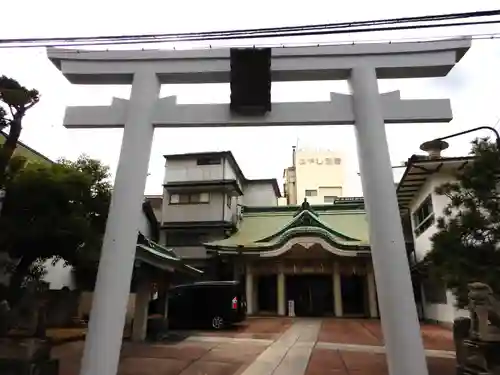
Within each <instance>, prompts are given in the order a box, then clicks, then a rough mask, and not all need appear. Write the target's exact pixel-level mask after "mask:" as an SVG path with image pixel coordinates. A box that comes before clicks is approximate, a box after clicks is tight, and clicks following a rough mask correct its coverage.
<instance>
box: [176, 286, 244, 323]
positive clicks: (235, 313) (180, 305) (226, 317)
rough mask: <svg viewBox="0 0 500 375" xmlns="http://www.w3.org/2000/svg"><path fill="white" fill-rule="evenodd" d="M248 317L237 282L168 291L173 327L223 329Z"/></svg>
mask: <svg viewBox="0 0 500 375" xmlns="http://www.w3.org/2000/svg"><path fill="white" fill-rule="evenodd" d="M245 318H246V302H245V298H244V293H243V290H242V287H241V284H240V283H239V282H238V281H203V282H198V283H193V284H184V285H178V286H175V287H173V288H171V289H170V291H169V297H168V325H169V326H170V327H178V328H188V329H191V328H198V327H212V328H214V329H222V328H224V327H227V326H230V325H232V324H234V323H239V322H242V321H244V320H245Z"/></svg>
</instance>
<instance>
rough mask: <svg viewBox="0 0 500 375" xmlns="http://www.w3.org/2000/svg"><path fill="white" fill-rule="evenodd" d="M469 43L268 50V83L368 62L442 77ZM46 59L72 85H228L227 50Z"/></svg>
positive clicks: (388, 70)
mask: <svg viewBox="0 0 500 375" xmlns="http://www.w3.org/2000/svg"><path fill="white" fill-rule="evenodd" d="M470 46H471V40H470V38H464V39H459V40H457V39H454V40H440V41H432V42H411V43H392V44H390V43H385V44H383V43H367V44H349V45H347V44H344V45H334V46H321V47H287V48H273V49H272V60H271V71H272V80H273V81H316V80H339V79H347V78H348V77H349V74H350V71H351V69H352V68H354V67H357V66H360V65H369V66H372V67H374V68H376V72H377V77H378V78H419V77H442V76H445V75H446V74H447V73H448V72H449V71H450V70H451V68H453V66H454V65H455V64H456V63H457V62H458V61H460V59H461V58H462V57H463V56H464V54H465V53H466V52H467V50H468V49H469V48H470ZM47 54H48V57H49V59H50V60H51V61H52V62H53V63H54V64H55V66H56V67H57V68H58V69H59V70H61V72H62V73H63V74H64V75H65V77H66V78H67V79H68V80H69V81H70V82H72V83H75V84H101V85H103V84H104V85H105V84H131V83H132V78H133V74H134V73H135V72H136V71H137V70H138V69H141V68H146V69H147V70H150V71H154V72H156V73H157V75H158V77H159V79H160V82H161V83H165V84H167V83H169V84H176V83H227V82H229V78H230V75H229V73H230V69H231V67H230V53H229V49H206V50H186V51H175V50H129V51H118V50H116V51H90V50H71V49H57V48H49V49H48V50H47Z"/></svg>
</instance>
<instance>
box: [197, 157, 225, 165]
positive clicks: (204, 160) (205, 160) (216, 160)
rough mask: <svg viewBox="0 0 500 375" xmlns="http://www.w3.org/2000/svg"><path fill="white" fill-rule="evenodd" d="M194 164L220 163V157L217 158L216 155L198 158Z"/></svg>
mask: <svg viewBox="0 0 500 375" xmlns="http://www.w3.org/2000/svg"><path fill="white" fill-rule="evenodd" d="M196 164H197V165H217V164H221V158H218V157H212V158H209V157H207V158H199V159H196Z"/></svg>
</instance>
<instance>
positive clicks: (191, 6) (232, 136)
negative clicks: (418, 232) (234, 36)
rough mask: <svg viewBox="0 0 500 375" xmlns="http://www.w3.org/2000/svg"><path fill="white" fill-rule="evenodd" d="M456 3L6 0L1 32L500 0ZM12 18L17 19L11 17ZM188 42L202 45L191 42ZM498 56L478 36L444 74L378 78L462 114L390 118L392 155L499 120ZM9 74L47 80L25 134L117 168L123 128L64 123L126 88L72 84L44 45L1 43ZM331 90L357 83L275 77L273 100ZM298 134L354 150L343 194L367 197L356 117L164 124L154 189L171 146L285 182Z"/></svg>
mask: <svg viewBox="0 0 500 375" xmlns="http://www.w3.org/2000/svg"><path fill="white" fill-rule="evenodd" d="M458 3H460V2H450V1H435V0H420V1H412V2H403V1H395V0H379V1H377V2H372V1H368V0H351V1H347V2H338V1H327V0H309V1H307V2H303V1H300V2H299V1H290V0H288V1H285V0H273V1H269V0H253V1H251V2H235V1H229V0H225V1H222V0H219V1H217V0H213V1H202V0H198V1H193V0H183V1H153V0H141V1H140V2H129V3H127V2H124V1H116V0H99V1H97V0H87V1H84V2H72V3H71V6H70V5H68V3H66V5H65V6H61V2H60V1H56V0H46V1H43V2H41V1H38V0H25V1H22V2H14V1H11V2H7V3H6V4H2V13H3V14H4V17H3V18H2V25H1V26H0V38H15V37H24V38H27V37H41V36H45V37H61V36H90V35H91V36H97V35H118V34H139V33H170V32H194V31H212V30H221V29H241V28H258V27H272V26H293V25H304V24H318V23H332V22H339V21H352V20H368V19H377V18H389V17H404V16H417V15H426V14H439V13H451V12H463V11H477V10H487V9H495V8H499V6H498V1H494V0H492V1H490V0H477V1H474V2H468V1H467V2H466V1H464V2H462V3H463V4H462V5H460V4H458ZM5 15H7V16H5ZM8 15H12V17H11V18H9V16H8ZM483 32H487V33H491V32H500V26H497V25H494V26H482V27H479V26H476V27H462V28H454V29H446V30H445V29H433V30H426V31H417V32H411V31H409V32H394V33H390V34H357V35H342V36H336V37H321V38H318V37H316V38H315V39H307V40H296V39H295V40H286V41H277V42H276V43H298V42H303V41H314V42H332V41H336V40H337V41H345V40H360V39H361V40H362V39H364V40H367V39H378V38H382V39H388V38H392V39H399V38H406V37H414V36H444V35H464V34H471V33H483ZM268 42H272V43H274V42H275V41H268ZM238 43H241V42H238ZM252 43H258V42H252ZM215 44H216V43H212V45H215ZM186 47H193V46H182V48H186ZM121 48H122V49H126V48H132V47H127V46H125V47H121ZM134 48H137V47H134ZM145 48H172V46H170V45H165V46H161V45H148V46H145ZM177 48H180V46H177ZM499 61H500V41H499V40H483V41H474V42H473V45H472V48H471V50H470V51H469V52H468V53H467V55H466V56H465V57H464V58H463V59H462V61H461V62H460V63H459V64H458V65H457V66H456V67H455V68H454V70H453V71H452V72H451V73H450V74H449V75H448V76H447V77H445V78H438V79H414V80H392V81H385V80H384V81H380V90H381V91H382V92H386V91H391V90H401V95H402V97H403V98H450V99H451V100H452V108H453V112H454V120H453V121H452V122H451V123H450V124H424V125H412V124H405V125H389V126H387V133H388V139H389V147H390V152H391V159H392V163H393V164H400V163H401V162H402V161H404V160H406V159H407V158H408V157H410V156H411V154H412V153H417V152H418V151H419V150H418V146H419V145H420V144H421V143H422V142H424V141H426V140H429V139H432V138H435V137H438V136H443V135H447V134H450V133H454V132H458V131H461V130H465V129H467V128H471V127H475V126H479V125H493V124H495V123H496V122H497V118H498V116H499V115H500V110H499V102H498V98H499V91H500V90H499V88H498V86H499V82H500V72H499V68H498V67H499V66H500V65H499ZM0 74H5V75H8V76H11V77H13V78H16V79H18V80H19V81H20V82H21V83H22V84H23V85H25V86H28V87H29V88H31V87H34V88H37V89H38V90H39V91H40V92H41V95H42V98H41V101H40V103H39V104H38V105H37V106H36V107H35V108H34V109H33V110H32V111H31V112H30V113H29V115H28V116H27V117H26V120H25V124H24V129H23V133H22V136H21V140H22V141H23V142H25V143H27V144H28V145H30V146H31V147H33V148H35V149H37V150H38V151H40V152H42V153H43V154H45V155H47V156H48V157H50V158H54V159H56V158H59V157H67V158H70V159H75V158H76V157H78V155H80V154H82V153H86V154H88V155H90V156H92V157H95V158H98V159H100V160H102V161H103V163H105V164H107V165H109V166H110V167H111V168H112V170H113V172H114V170H115V169H116V165H117V161H118V156H119V151H120V143H121V135H122V131H120V130H66V129H65V128H64V127H63V126H62V119H63V115H64V109H65V107H66V106H67V105H96V104H109V103H110V102H111V98H112V97H113V96H117V97H123V98H127V97H128V95H129V93H130V89H129V88H128V87H122V86H110V87H109V86H108V87H103V86H72V85H70V84H69V83H68V82H67V81H66V80H65V78H64V77H63V76H62V75H61V74H60V72H59V71H58V70H57V69H56V68H55V67H54V66H53V65H52V64H51V63H50V62H49V61H48V59H47V58H46V53H45V50H44V49H0ZM331 91H336V92H347V83H346V82H333V81H332V82H330V81H326V82H320V83H318V82H316V83H312V82H301V83H275V84H273V87H272V97H273V101H315V100H328V98H329V92H331ZM161 94H162V95H164V96H166V95H178V100H179V102H180V103H211V102H217V103H225V102H226V103H227V102H229V86H228V85H203V86H197V87H193V86H192V85H175V86H164V87H163V88H162V92H161ZM482 135H490V134H489V133H487V132H486V133H476V134H474V135H470V136H463V137H460V138H456V139H454V140H452V141H450V143H451V147H450V148H449V150H447V151H446V152H445V155H447V156H451V155H461V154H466V153H467V152H468V151H469V142H470V140H472V139H473V138H474V137H476V136H482ZM297 141H298V143H299V146H310V147H317V148H330V149H337V150H340V151H343V152H345V153H346V156H347V158H348V160H347V162H348V164H349V174H348V176H347V179H348V181H347V186H346V192H345V194H346V195H355V196H357V195H361V194H362V193H361V187H360V182H359V177H358V176H357V172H358V167H357V155H356V144H355V139H354V129H353V128H352V127H351V126H324V127H288V128H282V127H280V128H236V129H222V128H217V129H201V130H200V129H196V130H194V129H186V130H178V129H159V130H156V133H155V139H154V144H153V150H152V154H151V161H150V165H149V172H150V173H151V175H150V176H149V178H148V183H147V188H146V193H147V194H157V193H161V191H162V188H161V184H162V180H163V174H164V159H163V157H162V155H164V154H172V153H184V152H200V151H215V150H231V151H232V152H233V153H234V155H235V157H236V159H237V161H238V163H239V164H240V166H241V168H242V169H243V172H244V173H245V174H246V176H247V177H250V178H271V177H276V178H278V179H281V177H282V173H283V169H284V168H285V167H287V166H288V165H289V164H290V162H291V147H292V145H294V144H296V143H297ZM401 171H402V170H396V172H395V178H396V179H397V178H399V176H400V174H401Z"/></svg>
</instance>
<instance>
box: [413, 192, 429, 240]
mask: <svg viewBox="0 0 500 375" xmlns="http://www.w3.org/2000/svg"><path fill="white" fill-rule="evenodd" d="M432 224H434V209H433V208H432V198H431V195H429V196H427V198H425V199H424V201H423V202H422V203H421V204H420V206H419V207H418V208H417V209H416V210H415V212H414V213H413V227H414V228H415V229H414V231H415V235H416V236H420V235H421V234H422V233H424V232H425V231H426V229H427V228H429V227H430V226H431V225H432Z"/></svg>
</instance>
